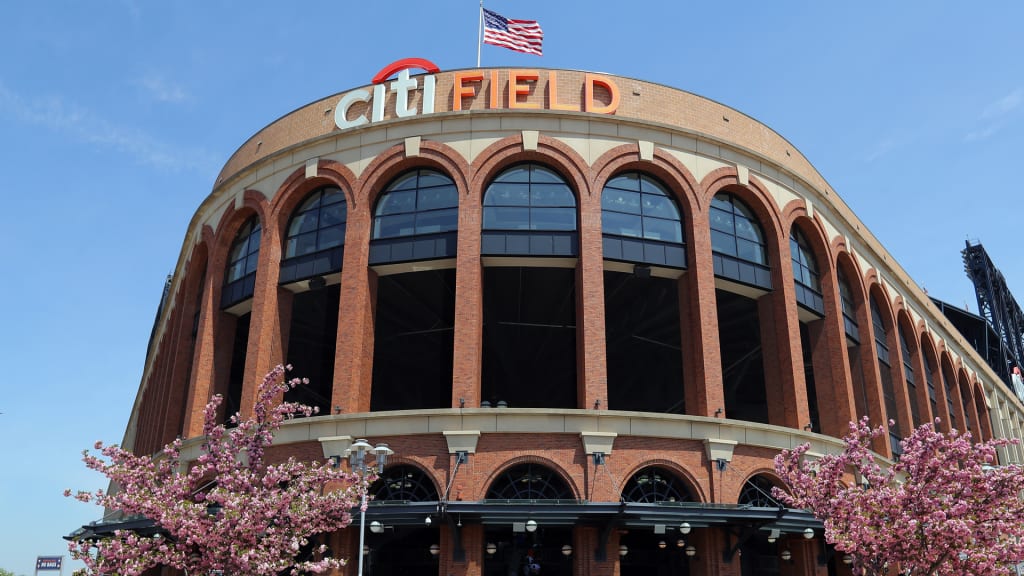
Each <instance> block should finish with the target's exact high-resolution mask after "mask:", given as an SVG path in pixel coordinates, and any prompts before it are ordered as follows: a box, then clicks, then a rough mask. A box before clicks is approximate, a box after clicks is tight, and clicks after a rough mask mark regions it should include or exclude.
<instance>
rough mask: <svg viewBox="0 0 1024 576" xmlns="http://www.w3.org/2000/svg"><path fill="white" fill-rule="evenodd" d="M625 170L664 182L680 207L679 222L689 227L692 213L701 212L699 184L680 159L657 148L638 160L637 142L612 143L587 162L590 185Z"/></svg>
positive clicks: (594, 186) (602, 182) (595, 187)
mask: <svg viewBox="0 0 1024 576" xmlns="http://www.w3.org/2000/svg"><path fill="white" fill-rule="evenodd" d="M628 171H637V172H645V173H648V174H651V175H652V176H654V177H655V178H657V179H658V180H660V181H661V182H662V183H664V184H665V186H666V187H667V188H668V189H669V191H670V192H671V194H672V195H673V198H674V199H675V201H676V202H677V203H679V205H680V207H682V212H683V214H682V216H683V225H684V226H685V227H686V229H687V230H692V229H693V222H692V220H693V218H694V215H695V214H700V213H702V212H703V210H702V209H701V200H700V196H699V195H698V193H697V190H698V189H699V186H700V185H699V183H698V182H697V179H696V178H695V177H694V176H693V174H692V173H691V172H690V171H689V169H687V168H686V166H684V165H683V163H682V162H680V161H679V160H678V159H677V158H676V157H674V156H672V155H671V154H668V153H666V152H665V151H663V150H662V149H660V148H656V149H655V151H654V157H653V158H652V159H651V160H641V159H640V157H639V146H638V145H637V144H623V145H621V146H616V147H615V148H612V149H611V150H609V151H607V152H605V153H604V154H602V155H601V157H600V158H598V159H597V160H596V161H595V162H594V164H593V165H592V166H591V173H592V174H593V178H592V180H591V189H592V190H603V189H604V185H605V183H606V182H607V181H608V180H610V179H611V178H612V177H613V176H614V175H615V174H620V173H622V172H628Z"/></svg>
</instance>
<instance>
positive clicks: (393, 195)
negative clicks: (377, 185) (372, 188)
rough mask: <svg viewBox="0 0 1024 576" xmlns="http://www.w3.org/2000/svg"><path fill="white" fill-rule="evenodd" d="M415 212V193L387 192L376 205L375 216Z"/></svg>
mask: <svg viewBox="0 0 1024 576" xmlns="http://www.w3.org/2000/svg"><path fill="white" fill-rule="evenodd" d="M415 210H416V191H415V190H404V191H401V192H388V193H387V194H385V195H384V197H383V198H381V200H380V203H379V204H378V205H377V216H383V215H385V214H399V213H404V212H413V211H415Z"/></svg>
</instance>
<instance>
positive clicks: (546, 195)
mask: <svg viewBox="0 0 1024 576" xmlns="http://www.w3.org/2000/svg"><path fill="white" fill-rule="evenodd" d="M530 204H531V205H533V206H576V198H575V197H574V196H573V195H572V192H571V191H569V187H568V186H566V185H564V184H554V185H552V184H531V185H530Z"/></svg>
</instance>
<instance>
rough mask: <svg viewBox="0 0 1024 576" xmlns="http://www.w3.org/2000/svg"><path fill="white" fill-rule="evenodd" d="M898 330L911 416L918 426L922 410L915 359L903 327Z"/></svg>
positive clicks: (915, 425)
mask: <svg viewBox="0 0 1024 576" xmlns="http://www.w3.org/2000/svg"><path fill="white" fill-rule="evenodd" d="M897 331H898V332H899V336H900V353H901V354H902V355H903V377H904V379H905V380H906V382H907V395H908V396H909V399H910V416H911V418H912V419H913V422H914V427H915V428H916V427H917V426H920V425H921V410H920V408H919V407H918V405H917V380H916V379H915V378H914V359H913V357H912V356H911V353H910V345H909V344H908V343H907V338H906V336H905V335H904V334H903V327H902V326H899V327H898V328H897ZM890 418H891V416H890Z"/></svg>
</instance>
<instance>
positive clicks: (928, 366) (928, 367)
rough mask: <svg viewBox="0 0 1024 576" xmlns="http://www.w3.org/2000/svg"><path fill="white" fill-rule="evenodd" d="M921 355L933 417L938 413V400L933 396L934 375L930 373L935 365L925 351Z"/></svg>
mask: <svg viewBox="0 0 1024 576" xmlns="http://www.w3.org/2000/svg"><path fill="white" fill-rule="evenodd" d="M922 356H924V380H925V383H926V384H927V385H928V402H929V403H930V404H931V407H932V418H933V419H934V418H936V417H938V415H939V402H938V400H937V399H936V397H935V377H934V376H933V375H932V373H933V372H934V371H935V365H934V363H933V362H932V361H931V358H930V356H929V355H928V353H927V352H926V353H924V354H922ZM943 424H946V425H947V426H948V425H949V422H944V423H943Z"/></svg>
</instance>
